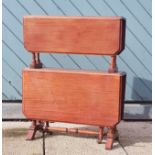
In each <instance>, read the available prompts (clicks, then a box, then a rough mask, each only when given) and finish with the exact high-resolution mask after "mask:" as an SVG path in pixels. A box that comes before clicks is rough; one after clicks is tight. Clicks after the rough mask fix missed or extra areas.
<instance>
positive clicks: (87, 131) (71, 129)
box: [46, 127, 98, 136]
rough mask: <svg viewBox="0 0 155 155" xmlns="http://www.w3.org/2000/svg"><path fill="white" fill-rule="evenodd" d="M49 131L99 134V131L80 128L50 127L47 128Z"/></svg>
mask: <svg viewBox="0 0 155 155" xmlns="http://www.w3.org/2000/svg"><path fill="white" fill-rule="evenodd" d="M46 131H47V132H62V133H74V134H84V135H93V136H97V135H98V132H97V131H91V130H84V129H78V128H63V127H48V128H46Z"/></svg>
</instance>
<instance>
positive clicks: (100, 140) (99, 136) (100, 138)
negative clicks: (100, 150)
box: [97, 127, 104, 144]
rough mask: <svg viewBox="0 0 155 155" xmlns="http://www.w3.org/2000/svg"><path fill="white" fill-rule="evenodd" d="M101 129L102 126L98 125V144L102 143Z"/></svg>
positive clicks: (102, 128)
mask: <svg viewBox="0 0 155 155" xmlns="http://www.w3.org/2000/svg"><path fill="white" fill-rule="evenodd" d="M103 130H104V127H99V132H98V139H97V142H98V144H101V143H102V139H103V134H104V132H103Z"/></svg>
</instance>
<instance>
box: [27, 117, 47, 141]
mask: <svg viewBox="0 0 155 155" xmlns="http://www.w3.org/2000/svg"><path fill="white" fill-rule="evenodd" d="M43 126H44V123H43V122H41V121H36V120H33V121H32V124H31V126H30V127H29V130H28V133H27V137H26V140H33V139H35V134H36V132H37V130H42V129H43Z"/></svg>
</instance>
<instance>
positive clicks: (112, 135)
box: [105, 126, 118, 150]
mask: <svg viewBox="0 0 155 155" xmlns="http://www.w3.org/2000/svg"><path fill="white" fill-rule="evenodd" d="M116 139H118V132H117V129H116V126H114V127H109V128H108V132H107V140H106V144H105V149H106V150H111V149H112V147H113V142H114V140H116Z"/></svg>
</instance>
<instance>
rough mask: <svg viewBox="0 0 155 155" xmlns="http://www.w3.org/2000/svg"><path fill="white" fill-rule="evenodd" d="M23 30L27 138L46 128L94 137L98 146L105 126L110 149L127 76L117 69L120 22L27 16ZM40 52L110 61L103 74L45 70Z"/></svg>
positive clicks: (122, 28) (122, 36)
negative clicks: (27, 62) (29, 58)
mask: <svg viewBox="0 0 155 155" xmlns="http://www.w3.org/2000/svg"><path fill="white" fill-rule="evenodd" d="M23 31H24V47H25V48H26V49H27V50H28V51H29V52H31V53H32V64H31V65H30V68H26V69H24V70H23V76H22V77H23V98H22V101H23V103H22V108H23V113H24V114H25V116H26V117H27V118H29V119H31V120H32V125H31V126H30V129H29V130H28V135H27V139H28V140H32V139H34V137H35V133H36V131H37V130H44V131H46V132H54V131H60V132H67V133H79V134H90V135H96V136H98V143H101V141H102V138H103V135H104V134H105V133H104V132H103V131H104V130H103V129H104V127H106V128H108V131H107V133H106V136H107V141H106V145H105V148H106V149H111V148H112V145H113V141H114V140H115V139H116V138H117V136H118V135H117V130H116V125H117V124H118V123H119V122H120V120H121V118H122V115H123V101H124V92H125V80H126V74H125V73H124V72H118V71H117V66H116V56H117V55H118V54H120V53H121V51H122V50H123V49H124V40H125V20H124V18H122V17H53V16H26V17H24V19H23ZM40 53H65V54H83V55H85V54H91V55H104V56H110V57H111V63H110V65H109V69H108V71H107V72H103V71H86V70H65V69H52V68H50V69H47V68H43V67H42V66H43V65H42V63H41V61H40ZM49 122H67V123H75V124H86V125H94V126H98V127H99V130H98V132H97V131H90V130H82V129H77V128H60V127H59V128H58V127H50V126H49Z"/></svg>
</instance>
